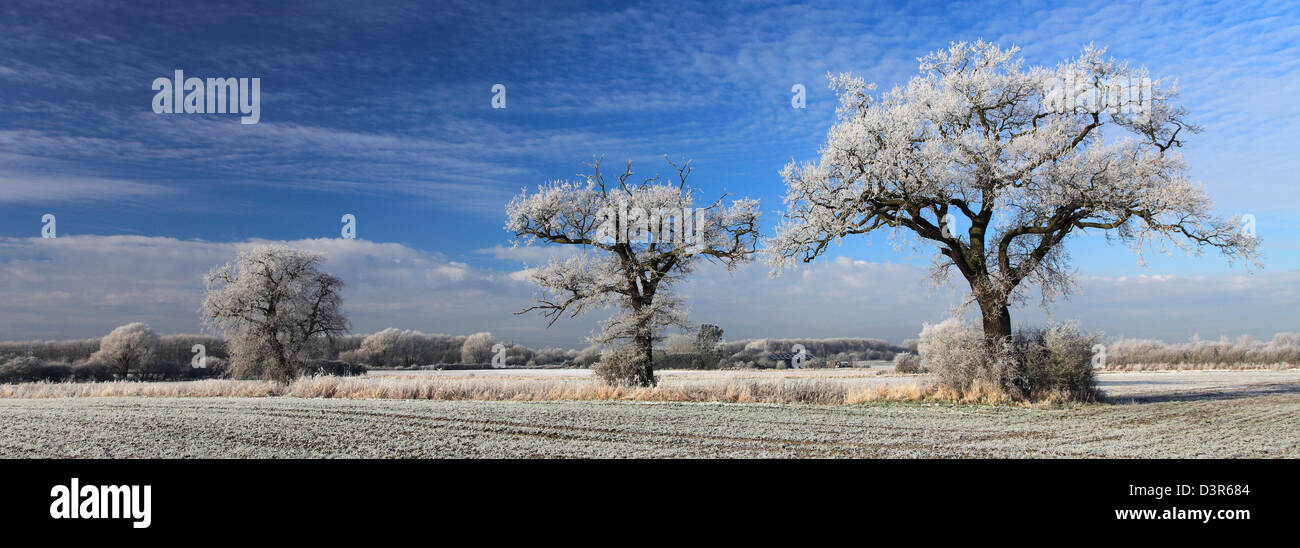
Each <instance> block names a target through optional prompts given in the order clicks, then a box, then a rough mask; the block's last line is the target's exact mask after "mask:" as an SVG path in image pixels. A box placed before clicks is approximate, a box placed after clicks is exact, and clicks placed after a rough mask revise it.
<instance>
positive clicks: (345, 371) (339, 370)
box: [303, 360, 366, 377]
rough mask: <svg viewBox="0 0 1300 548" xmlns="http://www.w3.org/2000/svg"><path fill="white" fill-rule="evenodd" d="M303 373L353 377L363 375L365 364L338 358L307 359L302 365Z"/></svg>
mask: <svg viewBox="0 0 1300 548" xmlns="http://www.w3.org/2000/svg"><path fill="white" fill-rule="evenodd" d="M303 374H304V375H308V376H323V375H329V376H335V377H355V376H357V375H365V374H366V366H364V365H360V364H351V363H348V362H341V361H338V360H309V361H308V362H307V363H306V364H305V365H303Z"/></svg>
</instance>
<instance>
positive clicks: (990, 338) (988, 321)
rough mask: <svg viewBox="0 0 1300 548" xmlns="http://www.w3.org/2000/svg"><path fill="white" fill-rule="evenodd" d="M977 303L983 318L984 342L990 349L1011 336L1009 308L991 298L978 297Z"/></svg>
mask: <svg viewBox="0 0 1300 548" xmlns="http://www.w3.org/2000/svg"><path fill="white" fill-rule="evenodd" d="M979 304H980V315H981V316H982V317H983V320H984V344H986V345H988V347H989V348H990V349H993V348H996V347H997V345H999V344H1001V343H1002V341H1003V340H1005V339H1006V338H1007V337H1010V336H1011V310H1010V309H1009V308H1007V305H1005V304H1002V303H999V302H996V301H993V300H992V299H980V300H979Z"/></svg>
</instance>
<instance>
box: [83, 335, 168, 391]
mask: <svg viewBox="0 0 1300 548" xmlns="http://www.w3.org/2000/svg"><path fill="white" fill-rule="evenodd" d="M157 355H158V334H157V333H154V331H153V329H152V328H150V327H149V326H148V325H145V324H143V323H140V322H134V323H129V324H126V325H123V326H121V327H118V328H117V329H114V330H113V331H112V332H110V333H109V334H108V335H105V336H104V338H103V339H101V340H100V342H99V350H98V351H96V352H95V353H94V354H91V356H90V361H92V362H95V363H102V364H108V365H111V366H113V367H114V368H115V369H117V374H118V375H119V376H120V377H121V378H123V379H125V378H126V377H127V375H128V374H129V373H130V372H131V370H132V369H133V368H134V369H138V368H140V367H142V366H144V365H147V364H150V363H152V362H153V360H154V359H155V357H156V356H157Z"/></svg>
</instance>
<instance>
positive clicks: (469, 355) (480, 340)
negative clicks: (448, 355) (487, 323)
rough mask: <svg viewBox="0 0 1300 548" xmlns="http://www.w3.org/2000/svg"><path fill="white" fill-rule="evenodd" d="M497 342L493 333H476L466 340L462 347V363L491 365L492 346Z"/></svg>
mask: <svg viewBox="0 0 1300 548" xmlns="http://www.w3.org/2000/svg"><path fill="white" fill-rule="evenodd" d="M495 343H496V340H495V339H493V338H492V334H491V333H487V332H484V333H475V334H473V335H470V336H468V337H466V338H465V343H464V344H462V345H461V347H460V361H461V363H489V362H491V361H492V345H493V344H495Z"/></svg>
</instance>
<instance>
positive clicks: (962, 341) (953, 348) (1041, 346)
mask: <svg viewBox="0 0 1300 548" xmlns="http://www.w3.org/2000/svg"><path fill="white" fill-rule="evenodd" d="M1099 339H1100V335H1098V334H1084V333H1083V332H1081V331H1080V330H1079V326H1078V325H1077V324H1074V323H1063V324H1054V325H1052V326H1049V327H1048V328H1047V329H1041V328H1021V329H1018V330H1017V331H1016V332H1015V333H1014V334H1013V335H1012V336H1011V337H1010V338H1009V339H1008V340H1006V341H1004V343H1003V344H1002V345H1000V346H998V347H997V348H994V349H989V348H988V346H987V345H986V344H985V342H984V336H983V333H982V332H981V331H980V330H979V329H978V328H977V327H975V326H974V325H972V324H970V323H967V322H964V321H962V320H960V319H957V318H950V319H948V320H945V321H943V322H941V323H939V324H933V325H931V324H926V326H925V328H924V329H922V331H921V340H920V343H919V344H918V349H919V351H920V361H921V364H922V365H923V366H925V368H927V369H929V370H930V371H931V372H933V373H934V376H935V381H936V383H937V384H938V385H939V387H940V388H945V389H950V390H956V391H958V392H962V393H971V392H1001V393H1003V394H1005V395H1006V396H1007V397H1010V398H1012V399H1016V400H1070V401H1095V400H1097V399H1098V398H1100V392H1098V390H1097V384H1096V375H1095V372H1094V370H1093V367H1092V346H1093V345H1094V344H1096V343H1097V341H1098V340H1099ZM896 363H897V362H896Z"/></svg>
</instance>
